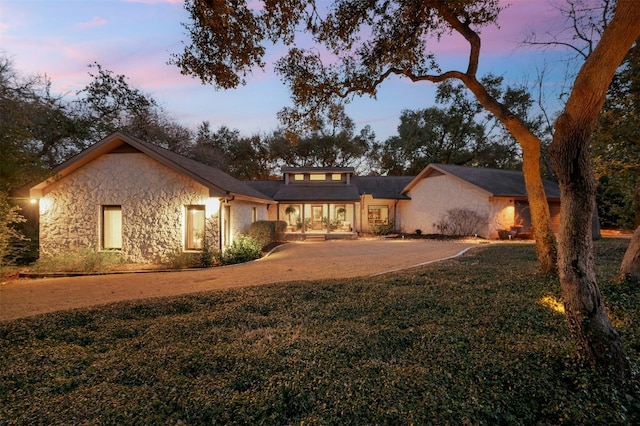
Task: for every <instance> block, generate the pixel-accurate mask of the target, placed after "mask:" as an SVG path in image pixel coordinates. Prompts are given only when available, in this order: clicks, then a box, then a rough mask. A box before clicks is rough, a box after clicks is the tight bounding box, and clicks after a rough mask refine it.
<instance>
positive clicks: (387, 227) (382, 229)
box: [373, 220, 395, 235]
mask: <svg viewBox="0 0 640 426" xmlns="http://www.w3.org/2000/svg"><path fill="white" fill-rule="evenodd" d="M394 231H395V222H393V221H391V220H390V221H389V223H386V224H383V225H376V226H374V227H373V233H374V234H375V235H389V234H393V233H394Z"/></svg>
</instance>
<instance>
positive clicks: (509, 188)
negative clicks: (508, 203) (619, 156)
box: [402, 164, 560, 200]
mask: <svg viewBox="0 0 640 426" xmlns="http://www.w3.org/2000/svg"><path fill="white" fill-rule="evenodd" d="M443 174H444V175H449V176H453V177H454V178H456V179H461V180H463V181H465V182H467V183H469V184H471V185H473V186H475V187H477V188H479V189H481V190H483V191H485V192H487V193H488V194H489V195H490V196H493V197H514V198H523V199H524V198H527V188H526V186H525V182H524V174H523V173H522V172H521V171H516V170H501V169H489V168H485V167H467V166H455V165H451V164H430V165H428V166H427V167H426V168H425V169H424V170H423V171H422V172H420V174H419V175H418V176H416V177H415V178H414V179H413V180H412V181H411V182H409V184H407V186H405V187H404V189H403V190H402V193H403V194H406V193H408V192H409V191H411V189H412V188H413V187H415V186H416V185H417V184H418V182H420V181H421V180H422V179H425V178H428V177H429V176H437V175H443ZM542 184H543V186H544V191H545V194H546V196H547V199H551V200H559V199H560V188H559V186H558V184H557V183H555V182H551V181H548V180H543V181H542Z"/></svg>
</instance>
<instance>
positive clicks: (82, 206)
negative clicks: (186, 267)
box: [40, 153, 219, 263]
mask: <svg viewBox="0 0 640 426" xmlns="http://www.w3.org/2000/svg"><path fill="white" fill-rule="evenodd" d="M207 197H208V189H207V188H206V187H204V186H203V185H201V184H199V183H197V182H195V181H192V180H191V179H188V178H187V177H185V176H183V175H181V174H178V173H176V172H175V171H173V170H171V169H170V168H168V167H166V166H164V165H163V164H161V163H159V162H157V161H155V160H153V159H151V158H150V157H148V156H146V155H145V154H142V153H110V154H105V155H102V156H100V157H98V158H97V159H95V160H93V161H92V162H90V163H88V164H86V165H85V166H84V167H82V168H80V169H78V170H76V171H75V172H73V173H71V174H70V175H69V176H67V177H65V178H63V179H61V180H60V181H58V182H56V183H54V184H52V185H51V186H50V187H48V188H47V192H46V194H45V195H44V197H43V198H42V200H41V207H40V208H41V215H40V255H41V256H51V255H55V254H57V253H59V252H65V251H77V250H80V249H90V250H100V249H101V247H100V245H101V229H100V227H101V209H102V206H103V205H120V206H122V227H123V241H122V253H123V255H124V256H125V257H126V258H127V259H128V260H129V261H131V262H146V263H148V262H151V263H153V262H160V261H162V260H164V259H166V258H167V256H170V255H171V254H172V253H175V252H176V251H181V250H182V248H183V247H184V241H183V240H184V216H185V206H186V205H190V204H198V205H200V204H205V201H206V200H207ZM217 214H218V212H217V211H216V212H207V216H208V217H209V219H208V221H207V222H208V224H209V225H208V227H211V228H212V229H210V230H208V232H207V234H208V235H209V238H210V239H211V241H209V244H210V246H211V247H217V246H218V239H217V238H218V234H219V233H218V229H217V226H218V220H217ZM213 227H215V228H216V229H213Z"/></svg>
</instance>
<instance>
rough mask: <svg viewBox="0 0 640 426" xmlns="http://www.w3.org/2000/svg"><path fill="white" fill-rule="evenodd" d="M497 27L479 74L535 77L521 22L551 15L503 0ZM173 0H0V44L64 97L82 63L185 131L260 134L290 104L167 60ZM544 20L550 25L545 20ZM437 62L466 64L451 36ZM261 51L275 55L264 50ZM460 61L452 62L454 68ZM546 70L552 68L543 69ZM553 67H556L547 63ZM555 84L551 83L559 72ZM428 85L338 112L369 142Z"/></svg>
mask: <svg viewBox="0 0 640 426" xmlns="http://www.w3.org/2000/svg"><path fill="white" fill-rule="evenodd" d="M510 3H511V6H510V7H509V8H508V9H507V10H506V11H504V12H503V14H502V16H501V18H500V26H501V27H500V29H495V28H486V29H484V30H483V56H482V58H481V73H480V74H484V73H487V72H493V73H495V74H500V75H505V78H506V79H507V81H511V82H515V83H522V82H526V81H532V80H535V78H536V76H537V70H538V69H540V68H541V67H543V66H544V64H545V62H547V63H549V61H551V62H550V63H556V62H557V60H556V61H554V60H553V58H550V55H551V52H543V51H539V50H531V49H525V48H522V47H519V46H518V43H519V42H520V41H521V40H523V39H524V37H525V35H526V34H527V32H528V31H529V30H530V29H536V30H537V31H540V30H541V29H544V28H549V26H551V25H556V26H557V25H558V24H557V22H558V19H557V12H555V11H554V10H553V9H552V7H551V6H550V5H549V4H548V3H547V2H546V1H545V0H511V1H510ZM186 21H187V14H186V12H185V11H184V8H183V2H182V0H0V50H3V51H4V52H5V54H6V55H7V56H8V57H9V58H10V59H11V61H12V62H13V64H14V67H15V68H16V69H17V70H18V71H19V72H21V73H22V74H26V75H30V74H36V73H38V74H46V75H47V76H48V77H49V78H50V79H51V81H52V83H53V91H54V92H57V93H65V94H66V96H68V97H69V99H70V98H72V97H73V96H74V95H75V92H76V91H77V90H79V89H82V88H83V87H85V86H86V85H87V84H88V83H89V81H90V77H89V75H88V72H89V68H88V65H89V64H92V63H94V62H98V63H99V64H101V65H102V66H103V68H105V69H108V70H111V71H113V72H114V73H116V74H124V75H126V76H127V77H129V84H130V85H131V86H133V87H136V88H139V89H141V90H143V91H144V92H146V93H149V94H150V95H151V96H153V97H154V98H155V99H156V100H157V101H158V102H160V103H161V104H162V105H163V106H164V108H165V109H166V110H167V111H168V112H169V113H170V115H171V116H173V117H174V118H175V119H177V121H179V122H180V123H182V124H184V125H186V126H189V127H192V128H195V127H196V126H197V125H198V124H199V123H200V122H202V121H204V120H207V121H209V122H211V124H212V127H213V128H214V129H217V128H218V127H219V126H221V125H226V126H228V127H230V128H234V129H239V130H240V131H241V133H242V134H244V135H250V134H253V133H256V132H269V131H271V130H274V129H275V128H276V127H277V126H278V121H277V118H276V113H277V112H278V111H279V110H280V109H281V108H282V107H283V106H287V105H290V102H289V94H288V92H287V90H286V87H285V86H284V85H283V84H282V83H281V82H280V81H279V80H278V78H277V76H275V75H274V74H273V73H271V72H267V73H266V74H263V73H261V72H259V73H257V74H255V75H254V76H253V78H252V80H251V81H250V83H249V84H248V85H247V86H245V87H242V88H240V89H236V90H230V91H216V90H215V89H214V88H213V87H210V86H203V85H202V84H200V82H199V80H195V79H193V78H191V77H188V76H183V75H181V74H180V72H179V70H178V69H177V68H176V67H175V66H171V65H167V61H168V60H169V58H170V55H171V53H179V52H180V51H181V46H182V41H186V36H185V30H184V28H183V27H182V26H181V22H186ZM554 22H555V23H556V24H554ZM439 52H442V53H443V54H444V56H443V59H444V60H443V61H442V65H443V66H444V67H446V66H464V67H465V68H466V62H464V61H465V60H466V53H467V46H466V45H465V44H464V42H461V41H460V40H455V39H453V40H452V39H446V40H444V41H443V43H441V46H440V47H439ZM269 58H272V59H277V54H276V52H274V54H273V55H271V56H269ZM459 64H461V65H459ZM552 71H553V70H552ZM556 71H557V70H556ZM557 75H560V77H559V78H558V80H557V81H553V80H551V81H549V82H548V84H549V85H556V84H560V83H561V73H557ZM434 93H435V88H434V86H433V85H431V84H428V83H422V84H415V83H411V82H409V81H408V80H401V79H393V80H390V81H388V82H385V83H384V84H383V86H382V89H381V90H380V93H379V96H378V98H377V99H375V100H374V99H370V98H359V99H356V100H354V102H352V103H351V104H350V105H349V106H348V107H347V113H348V114H349V115H350V116H351V117H352V118H353V119H354V120H355V121H356V123H357V126H358V128H361V127H362V126H364V125H370V126H371V127H372V128H373V130H374V131H375V132H376V135H377V136H378V139H379V140H385V139H386V138H388V137H389V136H392V135H394V134H395V133H396V127H397V126H398V124H399V116H400V113H401V111H402V110H403V109H421V108H426V107H429V106H432V105H433V100H434Z"/></svg>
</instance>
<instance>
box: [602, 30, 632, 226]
mask: <svg viewBox="0 0 640 426" xmlns="http://www.w3.org/2000/svg"><path fill="white" fill-rule="evenodd" d="M639 141H640V43H639V41H636V42H635V44H634V46H633V47H632V48H631V50H630V51H629V53H628V54H627V57H626V58H625V61H624V63H623V65H622V66H621V67H620V68H619V69H618V71H617V72H616V75H615V77H614V79H613V81H612V82H611V86H610V87H609V91H608V92H607V98H606V100H605V103H604V107H603V110H602V113H601V114H600V117H599V119H598V126H597V128H596V132H595V134H594V136H593V144H592V145H593V151H592V156H591V158H592V163H593V168H594V173H595V175H596V179H597V180H598V192H597V195H596V199H597V201H598V204H597V205H598V208H599V213H600V218H601V220H602V222H603V225H604V226H609V227H615V228H622V229H634V228H636V227H638V226H640V142H639Z"/></svg>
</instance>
